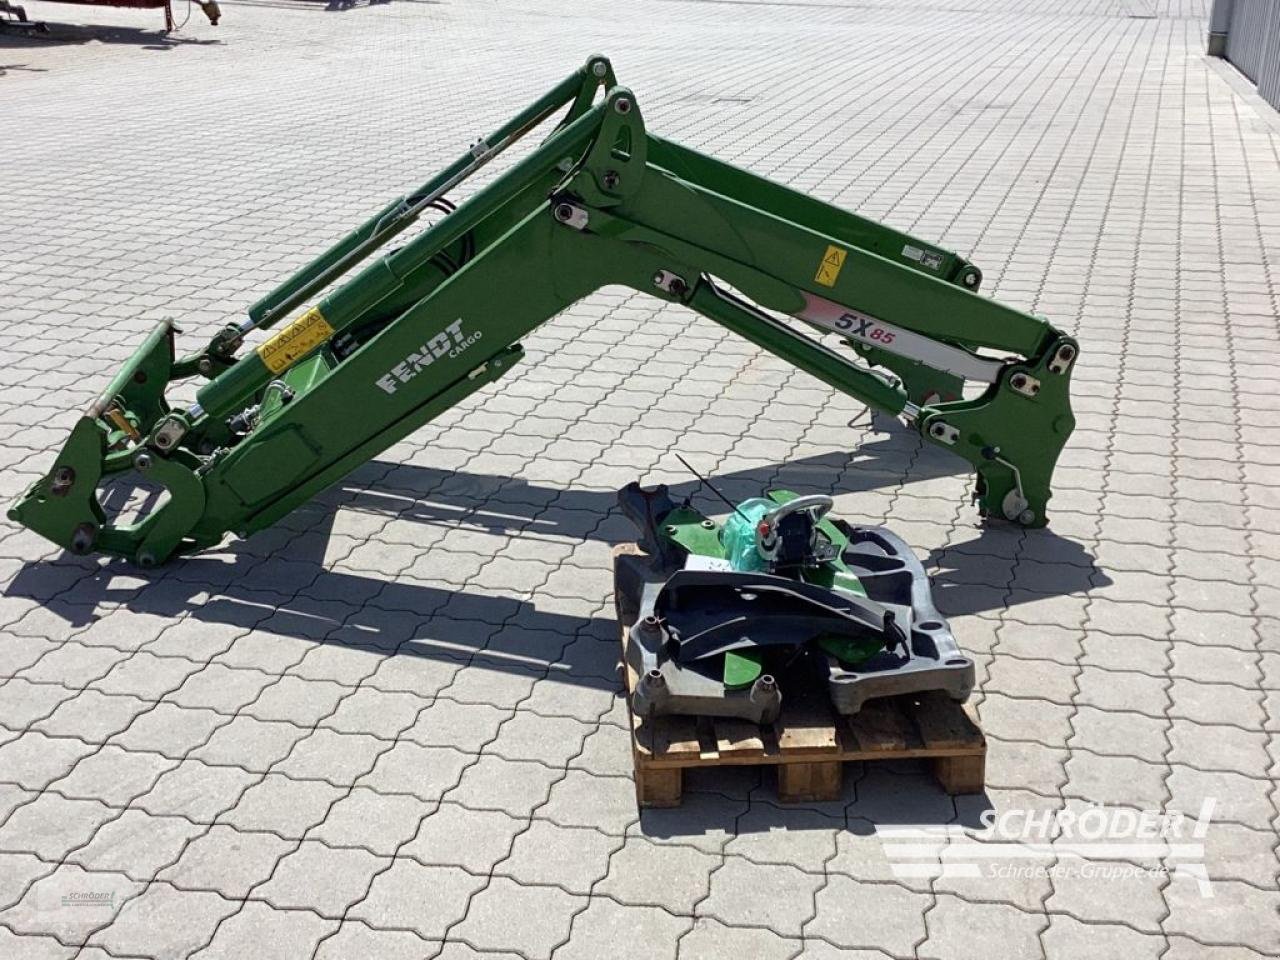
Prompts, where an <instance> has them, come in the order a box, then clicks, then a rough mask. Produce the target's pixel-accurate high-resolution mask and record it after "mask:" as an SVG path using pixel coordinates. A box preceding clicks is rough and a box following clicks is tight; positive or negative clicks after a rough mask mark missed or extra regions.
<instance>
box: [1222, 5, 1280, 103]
mask: <svg viewBox="0 0 1280 960" xmlns="http://www.w3.org/2000/svg"><path fill="white" fill-rule="evenodd" d="M1208 47H1209V52H1210V53H1211V54H1213V55H1216V56H1222V57H1225V58H1226V59H1227V60H1229V61H1230V62H1231V63H1232V64H1234V65H1235V67H1236V69H1237V70H1239V71H1240V72H1241V73H1243V74H1244V75H1245V76H1246V77H1248V78H1249V79H1250V80H1252V81H1253V82H1254V83H1255V84H1257V86H1258V94H1259V95H1260V96H1261V97H1262V98H1263V99H1264V100H1266V101H1267V103H1269V104H1271V105H1272V106H1273V107H1275V108H1276V109H1277V110H1280V0H1214V4H1213V10H1212V12H1211V14H1210V16H1209V38H1208Z"/></svg>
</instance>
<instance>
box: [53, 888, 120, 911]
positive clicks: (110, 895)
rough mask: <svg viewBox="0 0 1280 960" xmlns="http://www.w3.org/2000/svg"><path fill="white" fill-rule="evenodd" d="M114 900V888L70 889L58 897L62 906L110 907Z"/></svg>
mask: <svg viewBox="0 0 1280 960" xmlns="http://www.w3.org/2000/svg"><path fill="white" fill-rule="evenodd" d="M115 902H116V892H115V891H114V890H72V891H69V892H67V893H64V894H63V895H62V897H61V898H60V899H59V905H60V906H63V907H111V906H115Z"/></svg>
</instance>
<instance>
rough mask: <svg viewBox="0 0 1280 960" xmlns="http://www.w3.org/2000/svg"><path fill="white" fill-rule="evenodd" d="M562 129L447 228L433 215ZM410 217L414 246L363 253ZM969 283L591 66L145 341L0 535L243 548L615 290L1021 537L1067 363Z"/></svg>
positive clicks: (1030, 515) (1061, 425) (157, 555)
mask: <svg viewBox="0 0 1280 960" xmlns="http://www.w3.org/2000/svg"><path fill="white" fill-rule="evenodd" d="M562 111H563V115H562V117H561V118H560V120H559V122H558V124H556V125H555V126H554V127H553V128H552V129H551V130H550V133H549V134H548V135H547V136H546V137H545V139H543V140H542V141H541V143H539V144H538V145H537V146H536V147H534V148H533V149H532V150H530V151H529V152H527V153H525V154H524V155H523V156H522V157H521V158H520V159H518V160H517V161H515V162H513V163H511V164H510V165H509V166H507V167H506V169H505V170H503V171H502V172H501V174H499V175H497V176H496V177H494V178H492V179H491V180H490V181H489V182H488V183H487V184H486V185H485V186H483V187H482V188H480V189H478V190H475V191H474V192H473V193H472V194H471V195H470V196H469V197H468V198H467V200H466V201H465V202H463V203H461V204H458V205H457V206H455V205H454V204H453V203H451V202H450V201H449V200H448V199H447V194H448V193H449V192H450V191H452V190H454V189H455V188H457V187H458V186H459V185H460V184H462V183H463V181H465V180H466V179H467V178H468V177H470V176H471V175H472V174H474V173H475V172H476V171H478V170H479V169H480V168H482V167H484V166H485V165H486V164H488V163H489V162H490V161H491V160H493V159H494V158H495V157H497V156H498V155H499V154H502V153H503V152H504V151H506V150H507V149H508V148H509V147H511V146H512V144H514V143H515V142H516V141H517V140H519V139H521V138H522V137H524V136H525V135H526V134H528V133H529V132H530V131H532V130H533V129H534V128H535V127H537V126H539V125H541V124H543V123H544V121H550V120H551V119H552V118H553V117H554V116H555V115H556V114H558V113H561V112H562ZM428 213H430V217H428V218H427V219H429V220H430V221H431V225H430V226H428V227H427V228H425V229H422V230H421V231H420V232H418V233H416V234H415V235H414V236H413V237H412V238H411V239H410V240H408V242H405V243H404V244H403V245H401V246H399V247H398V248H394V249H383V248H386V247H387V245H388V243H389V241H391V240H392V238H394V237H396V236H397V235H398V234H400V233H402V232H403V231H405V230H406V228H408V227H409V226H411V225H412V224H414V223H415V222H417V221H419V220H420V219H423V218H424V216H425V215H427V214H428ZM379 250H382V253H381V256H379V257H377V258H376V259H372V260H371V259H370V257H371V256H372V255H373V254H374V253H375V252H377V251H379ZM338 281H341V282H338ZM980 283H981V273H980V271H979V270H978V269H977V268H976V267H975V266H973V265H972V264H970V263H968V262H966V261H965V260H963V259H962V258H960V257H959V256H957V255H956V254H954V253H952V252H950V251H948V250H944V249H941V248H939V247H937V246H934V245H933V244H930V243H927V242H925V241H923V240H919V239H917V238H915V237H911V236H908V235H906V234H903V233H899V232H897V231H895V230H891V229H889V228H887V227H885V226H882V225H880V224H877V223H874V222H872V221H869V220H865V219H863V218H861V217H858V216H855V215H854V214H851V213H848V212H846V211H843V210H840V209H838V208H836V207H833V206H830V205H828V204H825V203H822V202H820V201H817V200H815V199H813V198H811V197H807V196H805V195H803V194H800V193H797V192H795V191H793V190H790V189H788V188H786V187H783V186H780V185H778V184H776V183H773V182H771V181H769V180H766V179H763V178H761V177H758V176H755V175H754V174H751V173H748V172H746V171H744V170H740V169H737V168H735V167H732V166H729V165H728V164H725V163H721V162H719V161H717V160H714V159H712V158H710V157H707V156H704V155H702V154H700V153H697V152H695V151H693V150H690V149H688V148H686V147H682V146H679V145H678V144H675V143H671V142H669V141H667V140H663V139H661V138H660V137H657V136H654V135H653V134H650V133H648V132H647V131H646V129H645V125H644V121H643V119H642V116H641V110H640V106H639V103H638V102H637V100H636V98H635V96H634V95H633V94H632V93H631V91H630V90H628V89H627V88H625V87H622V86H619V85H618V84H617V82H616V80H615V78H614V74H613V70H612V68H611V66H610V64H609V62H608V61H607V60H606V59H604V58H602V57H592V58H591V59H590V60H588V61H587V63H586V64H585V65H584V66H583V67H582V69H580V70H578V71H577V72H575V73H574V74H573V75H571V76H570V77H568V78H566V79H565V80H564V81H563V82H562V83H560V84H559V85H558V86H556V87H555V89H553V90H551V91H550V92H549V93H547V94H546V95H545V96H544V97H542V98H541V99H540V100H538V101H537V102H536V103H534V104H532V105H531V106H530V107H528V108H527V109H526V110H524V111H523V112H521V113H520V114H518V115H517V116H516V117H514V118H513V119H512V120H511V121H509V122H508V123H507V124H505V125H504V126H502V127H501V128H500V129H498V130H497V131H496V132H495V133H494V134H492V135H491V136H489V137H487V138H486V139H484V140H481V141H479V142H477V143H476V144H474V145H473V146H472V147H471V148H470V149H469V150H468V151H467V152H466V153H464V154H463V155H462V156H461V157H459V158H458V159H457V160H456V161H455V162H454V163H452V164H451V165H450V166H449V167H448V168H446V169H445V170H444V171H442V172H441V173H439V174H437V175H436V176H434V177H432V178H431V179H430V180H428V181H427V182H426V183H424V184H422V185H421V186H420V187H419V188H418V189H416V190H415V191H413V192H412V193H409V194H407V195H406V196H403V197H400V198H398V199H396V200H395V201H393V202H392V203H390V204H388V205H387V206H386V207H385V208H383V209H382V210H380V211H379V212H378V213H376V214H375V215H374V216H373V217H372V218H371V219H369V220H368V221H367V222H366V223H364V224H363V225H361V226H360V227H358V228H357V229H355V230H353V231H352V232H351V233H349V234H348V235H347V236H346V237H344V238H342V239H341V240H340V241H339V242H338V243H337V244H336V245H335V246H334V247H333V248H332V249H330V250H329V251H328V252H327V253H325V254H324V255H322V256H321V257H320V258H319V259H317V260H316V261H314V262H313V263H311V264H310V265H308V266H307V267H305V268H304V269H303V270H301V271H299V272H298V273H297V274H295V275H294V276H293V277H290V278H289V279H288V280H287V281H286V282H285V283H284V284H282V285H281V286H280V287H279V288H277V289H276V290H274V291H273V292H271V293H270V294H269V295H267V296H266V297H264V298H263V299H262V300H260V301H259V302H258V303H256V304H254V305H253V306H252V307H250V308H249V311H248V315H247V317H246V319H245V320H244V321H243V322H241V323H239V324H233V325H229V326H227V327H226V328H224V329H222V330H220V331H218V333H217V334H216V335H214V336H213V338H212V339H211V340H210V342H209V343H208V345H207V346H206V347H205V348H204V349H203V350H200V351H199V352H197V353H193V354H190V355H186V356H180V355H179V354H177V353H176V352H175V342H174V339H175V331H174V328H173V326H172V324H171V323H169V322H164V323H161V324H160V325H159V326H157V327H156V329H155V330H154V331H153V332H152V333H151V334H150V335H149V336H148V337H147V339H146V340H145V342H144V343H143V344H142V345H141V346H140V347H139V349H138V351H137V352H136V353H135V354H134V356H133V357H132V358H131V359H130V361H129V362H128V363H127V364H126V365H125V367H124V368H123V369H122V370H121V371H120V372H119V373H118V374H117V375H116V377H115V378H114V379H113V380H112V381H111V382H110V384H109V385H108V386H107V388H106V389H105V390H104V391H103V392H102V393H101V395H100V396H99V397H98V398H97V399H96V400H95V401H94V402H93V403H92V404H91V405H90V406H89V408H88V409H87V410H86V411H85V412H84V415H83V416H82V417H81V419H80V420H79V421H78V423H77V424H76V426H75V428H74V429H73V431H72V434H71V436H70V438H69V439H68V441H67V443H66V446H65V447H64V448H63V449H62V451H61V453H60V454H59V455H58V457H57V459H56V460H55V462H54V463H53V465H52V468H51V469H50V470H49V473H48V474H47V475H46V476H44V477H43V478H42V479H40V480H39V481H37V482H36V483H35V484H34V485H33V486H32V487H31V488H30V489H29V490H28V491H27V492H26V493H25V494H24V495H23V497H22V498H21V499H20V500H19V501H18V502H17V504H15V505H14V506H13V507H12V509H11V510H10V512H9V516H10V517H11V518H12V519H14V520H17V521H18V522H20V523H22V524H25V525H26V526H28V527H30V528H31V529H32V530H35V531H36V532H38V533H40V534H42V535H44V536H45V537H47V538H48V539H50V540H52V541H53V542H54V543H57V544H58V545H60V546H62V547H64V548H66V549H68V550H71V551H74V552H76V553H81V554H83V553H90V552H94V551H100V552H104V553H108V554H114V555H118V556H122V557H127V558H129V559H131V560H134V561H136V562H137V563H139V564H141V565H143V566H151V565H154V564H158V563H162V562H164V561H165V560H167V559H169V558H170V557H172V556H174V555H175V554H181V553H189V552H191V551H195V550H199V549H201V548H205V547H209V546H212V545H215V544H217V543H219V542H220V541H222V540H223V538H224V537H225V536H226V534H227V533H228V532H233V533H236V534H238V535H241V536H245V535H248V534H250V533H253V532H254V531H256V530H260V529H262V528H263V527H266V526H268V525H270V524H272V523H274V522H275V521H276V520H278V519H279V518H280V517H282V516H284V515H285V514H286V513H288V512H289V511H290V510H292V509H293V508H294V507H296V506H298V505H299V504H301V503H303V502H305V501H306V500H308V499H309V498H311V497H312V496H314V495H315V494H316V493H318V492H319V491H321V490H323V489H324V488H326V487H328V486H329V485H330V484H332V483H334V482H335V481H337V480H339V479H340V478H341V477H343V476H344V475H345V474H347V473H349V472H350V471H351V470H353V469H354V468H355V467H357V466H359V465H360V464H362V463H364V462H365V461H367V460H368V459H370V458H371V457H373V456H375V455H377V454H378V453H379V452H380V451H382V450H385V449H386V448H387V447H389V446H391V445H392V444H394V443H395V442H396V441H397V440H399V439H401V438H402V437H405V436H406V435H408V434H410V433H412V432H413V431H414V430H416V429H417V428H418V427H420V426H421V425H422V424H424V423H426V422H427V421H429V420H431V419H432V418H433V417H435V416H437V415H438V414H440V413H441V412H443V411H445V410H447V409H449V408H450V407H451V406H453V405H454V404H456V403H458V402H459V401H460V400H462V399H463V398H464V397H466V396H468V395H469V394H471V393H473V392H475V391H476V390H479V389H480V388H481V387H483V386H485V385H486V384H488V383H491V382H492V381H494V380H497V379H498V378H500V377H501V376H502V375H503V374H505V373H506V372H507V371H508V370H509V369H511V367H512V366H513V365H514V364H515V363H516V362H517V361H519V360H520V358H521V357H522V355H523V351H522V349H521V346H520V339H521V338H522V337H524V336H525V335H526V334H528V333H529V332H530V331H531V330H533V329H535V328H536V327H538V326H539V325H540V324H543V323H545V322H547V321H548V320H549V319H551V318H552V317H554V316H556V315H557V314H558V313H560V312H561V311H562V310H564V309H565V308H566V307H567V306H569V305H570V304H572V303H574V302H575V301H577V300H580V299H582V298H583V297H585V296H587V295H588V294H590V293H591V292H592V291H594V290H597V289H598V288H600V287H602V286H604V285H606V284H624V285H626V286H629V287H632V288H634V289H636V290H640V291H644V292H647V293H650V294H652V295H653V296H655V297H658V298H660V299H663V300H668V301H672V302H676V303H681V304H684V305H686V306H687V307H689V308H691V309H693V310H696V311H698V312H699V313H701V314H703V315H704V316H706V317H709V318H710V319H711V320H714V321H715V322H716V323H719V324H722V325H723V326H725V327H727V328H729V329H730V330H732V331H734V332H736V333H738V334H740V335H741V336H743V337H746V338H747V339H748V340H750V341H752V342H753V343H755V344H758V345H759V346H761V347H763V348H764V349H766V350H768V351H770V352H771V353H774V354H776V355H777V356H779V357H782V358H783V359H785V360H787V361H789V362H790V363H792V364H794V365H795V366H797V367H799V368H800V369H802V370H805V371H807V372H808V373H810V374H812V375H813V376H815V377H817V378H819V379H821V380H823V381H824V382H826V383H827V384H829V385H830V386H832V387H834V388H835V389H837V390H840V391H842V392H844V393H847V394H849V395H850V396H853V397H855V398H857V399H858V400H860V401H861V402H863V403H865V404H867V405H868V406H870V407H872V408H874V409H876V410H881V411H884V412H886V413H888V414H891V415H894V416H899V417H901V418H902V419H903V421H904V422H905V423H906V424H907V425H908V426H909V427H910V428H912V429H914V430H917V431H919V433H920V434H921V436H923V437H924V438H925V440H926V441H927V442H929V443H931V444H935V445H938V446H942V447H945V448H947V449H949V450H951V451H952V452H953V453H955V454H956V455H957V456H960V457H962V458H964V459H965V460H967V461H968V462H969V463H970V464H971V465H972V467H973V468H974V469H975V470H976V472H977V475H978V476H977V484H976V494H975V496H976V499H977V502H978V506H979V509H980V510H981V512H982V514H983V515H984V516H988V517H995V518H1000V519H1002V520H1007V521H1011V522H1013V523H1017V524H1021V525H1024V526H1029V527H1035V526H1041V525H1043V524H1044V523H1045V522H1046V512H1045V510H1046V504H1047V502H1048V500H1049V497H1050V479H1051V477H1052V474H1053V468H1054V464H1055V462H1056V460H1057V458H1058V454H1059V452H1060V451H1061V449H1062V446H1063V444H1064V443H1065V442H1066V440H1067V437H1068V436H1069V435H1070V434H1071V431H1072V428H1073V426H1074V419H1073V417H1072V414H1071V407H1070V400H1069V390H1068V386H1069V380H1070V375H1071V370H1072V368H1073V366H1074V365H1075V360H1076V357H1077V346H1076V343H1075V341H1074V340H1073V339H1072V338H1071V337H1069V336H1067V335H1066V334H1064V333H1063V332H1061V331H1060V330H1057V329H1055V328H1054V327H1053V326H1051V325H1050V324H1049V323H1047V322H1046V321H1045V320H1043V319H1041V318H1038V317H1035V316H1032V315H1029V314H1026V313H1023V312H1021V311H1019V310H1015V309H1013V308H1012V307H1008V306H1004V305H1003V304H1000V303H997V302H995V301H993V300H990V299H988V298H986V297H983V296H980V295H979V293H978V287H979V285H980ZM325 291H328V292H327V294H326V295H324V296H323V297H322V299H320V300H319V301H318V302H316V301H314V299H313V298H315V297H317V296H319V295H321V294H322V293H324V292H325ZM308 303H313V304H314V305H311V306H309V307H307V306H305V305H306V304H308ZM285 321H287V322H285ZM271 327H278V329H277V330H276V332H275V333H274V334H273V335H272V336H271V337H270V338H269V339H267V340H266V341H265V342H263V343H262V344H261V345H260V346H258V347H257V348H256V349H253V350H247V351H246V350H244V349H243V347H244V339H245V336H246V335H247V334H248V333H249V332H250V331H253V330H261V329H267V328H271ZM825 334H835V335H836V337H838V338H839V340H840V343H839V344H838V345H837V347H835V348H833V347H831V346H828V345H827V344H825V343H823V342H822V341H821V340H820V339H818V337H820V336H822V335H825ZM654 375H655V376H659V377H660V376H662V374H661V372H660V371H654ZM187 378H203V379H204V380H205V381H206V382H204V383H203V384H202V385H201V386H200V388H199V391H198V393H197V395H196V401H195V402H194V403H191V404H188V405H174V404H171V403H170V402H169V400H168V399H167V398H166V391H167V388H168V387H169V385H170V384H171V383H174V382H175V381H178V380H183V379H187ZM130 471H136V472H137V473H138V474H140V475H141V477H143V478H145V479H146V480H147V481H150V482H152V483H155V484H158V485H160V486H162V487H163V488H164V489H165V491H166V493H167V496H165V497H162V498H160V503H159V506H157V507H156V508H154V509H152V510H151V512H150V513H148V514H147V515H146V516H143V517H141V518H140V519H136V520H135V521H134V522H130V523H127V524H125V523H116V522H112V520H111V519H110V518H108V516H107V514H106V512H105V511H104V509H103V506H102V504H101V502H100V494H99V490H100V487H102V486H103V484H104V483H105V482H107V481H109V480H111V479H112V478H114V477H116V476H117V475H120V474H124V473H126V472H130Z"/></svg>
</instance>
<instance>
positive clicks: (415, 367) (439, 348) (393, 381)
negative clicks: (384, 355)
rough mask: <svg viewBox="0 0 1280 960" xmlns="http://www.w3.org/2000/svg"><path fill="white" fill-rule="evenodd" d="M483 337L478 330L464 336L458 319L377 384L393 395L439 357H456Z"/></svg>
mask: <svg viewBox="0 0 1280 960" xmlns="http://www.w3.org/2000/svg"><path fill="white" fill-rule="evenodd" d="M481 336H483V333H482V332H481V331H479V330H477V331H475V332H474V333H472V334H467V335H464V334H463V332H462V318H461V317H459V318H458V319H457V320H455V321H453V323H451V324H449V325H448V326H447V327H445V328H444V329H443V330H442V331H440V332H439V333H437V334H436V335H435V336H434V337H432V338H431V339H430V340H428V341H427V342H426V343H424V344H423V345H422V346H421V347H419V348H418V349H417V350H415V351H413V352H412V353H410V354H409V355H408V356H407V357H405V358H404V359H403V360H401V361H400V362H399V363H397V364H396V365H395V366H394V367H392V368H391V371H390V372H389V373H387V374H386V375H385V376H381V377H379V378H378V379H377V381H376V382H377V384H378V386H379V387H381V388H382V389H383V390H385V391H386V392H387V393H395V392H396V390H397V389H399V387H400V385H401V384H403V383H408V382H409V381H410V380H412V379H413V378H414V377H416V376H417V375H418V374H420V373H421V372H422V371H423V370H425V369H426V368H427V367H429V366H431V364H433V363H434V362H435V361H437V360H439V359H440V358H441V357H444V356H448V357H456V356H458V355H459V354H461V353H462V351H464V350H466V349H467V347H469V346H471V345H472V344H473V343H475V342H476V341H477V340H479V339H480V338H481Z"/></svg>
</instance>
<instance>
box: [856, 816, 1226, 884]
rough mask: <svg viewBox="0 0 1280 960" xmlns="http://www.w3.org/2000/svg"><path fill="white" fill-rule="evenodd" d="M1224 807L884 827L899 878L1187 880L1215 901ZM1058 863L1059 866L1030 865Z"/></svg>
mask: <svg viewBox="0 0 1280 960" xmlns="http://www.w3.org/2000/svg"><path fill="white" fill-rule="evenodd" d="M1216 805H1217V801H1216V800H1214V799H1212V798H1210V799H1208V800H1205V801H1204V803H1202V804H1201V806H1200V812H1199V814H1197V815H1196V817H1195V818H1194V820H1193V819H1192V818H1190V817H1188V816H1186V815H1185V814H1182V813H1177V812H1174V813H1161V812H1160V811H1158V810H1133V809H1130V808H1127V807H1108V806H1103V805H1101V804H1090V805H1088V806H1086V807H1084V808H1083V809H1079V810H1076V809H1061V810H1034V809H1019V808H1011V809H1008V810H1002V811H1000V812H998V813H997V812H996V811H995V810H987V811H985V812H984V813H983V814H982V816H981V817H980V818H979V822H980V823H981V825H982V827H981V829H977V830H975V829H973V828H968V827H964V826H959V825H956V824H948V825H944V826H918V827H883V826H882V827H880V828H879V829H878V830H877V833H878V835H879V836H880V838H881V839H882V840H884V841H885V854H886V856H887V857H888V859H889V862H890V866H891V868H892V870H893V873H894V875H895V876H898V877H977V878H982V877H988V878H991V879H1012V878H1022V879H1029V878H1035V877H1061V876H1074V877H1083V878H1085V879H1096V880H1124V879H1133V878H1140V877H1161V878H1163V877H1168V876H1171V875H1172V876H1184V877H1187V878H1189V879H1191V880H1193V881H1194V882H1195V883H1196V884H1197V886H1198V888H1199V891H1200V895H1201V896H1202V897H1212V896H1213V884H1212V883H1211V882H1210V880H1209V874H1208V871H1207V870H1206V868H1205V862H1204V839H1205V836H1206V834H1207V833H1208V832H1209V825H1210V823H1211V822H1212V819H1213V810H1214V807H1215V806H1216ZM1046 859H1051V860H1053V863H1051V864H1044V863H1042V862H1041V863H1028V862H1025V861H1029V860H1035V861H1044V860H1046Z"/></svg>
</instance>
